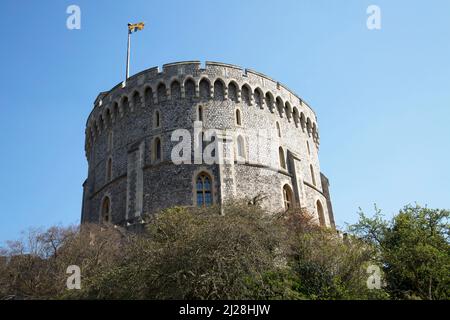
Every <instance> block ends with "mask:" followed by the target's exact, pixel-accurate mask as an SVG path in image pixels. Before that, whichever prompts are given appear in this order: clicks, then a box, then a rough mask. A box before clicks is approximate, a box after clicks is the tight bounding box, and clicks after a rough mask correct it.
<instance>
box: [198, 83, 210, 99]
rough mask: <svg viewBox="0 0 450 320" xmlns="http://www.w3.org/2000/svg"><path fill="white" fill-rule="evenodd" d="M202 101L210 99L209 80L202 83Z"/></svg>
mask: <svg viewBox="0 0 450 320" xmlns="http://www.w3.org/2000/svg"><path fill="white" fill-rule="evenodd" d="M199 89H200V99H202V100H208V99H209V97H210V85H209V82H208V80H206V79H202V80H201V81H200V87H199Z"/></svg>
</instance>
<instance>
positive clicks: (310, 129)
mask: <svg viewBox="0 0 450 320" xmlns="http://www.w3.org/2000/svg"><path fill="white" fill-rule="evenodd" d="M306 130H307V132H308V136H311V133H312V124H311V119H309V118H308V119H307V120H306Z"/></svg>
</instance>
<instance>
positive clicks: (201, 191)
mask: <svg viewBox="0 0 450 320" xmlns="http://www.w3.org/2000/svg"><path fill="white" fill-rule="evenodd" d="M196 195H197V206H198V207H209V206H211V205H212V203H213V199H212V188H211V178H210V176H209V175H207V174H206V173H201V174H199V175H198V176H197V181H196Z"/></svg>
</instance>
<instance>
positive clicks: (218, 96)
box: [214, 79, 225, 101]
mask: <svg viewBox="0 0 450 320" xmlns="http://www.w3.org/2000/svg"><path fill="white" fill-rule="evenodd" d="M214 99H215V100H219V101H223V100H224V99H225V89H224V85H223V82H222V81H221V80H219V79H217V80H216V82H214Z"/></svg>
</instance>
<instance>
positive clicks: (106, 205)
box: [102, 197, 111, 223]
mask: <svg viewBox="0 0 450 320" xmlns="http://www.w3.org/2000/svg"><path fill="white" fill-rule="evenodd" d="M102 221H103V222H104V223H108V222H110V221H111V203H110V201H109V198H108V197H105V199H103V203H102Z"/></svg>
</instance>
